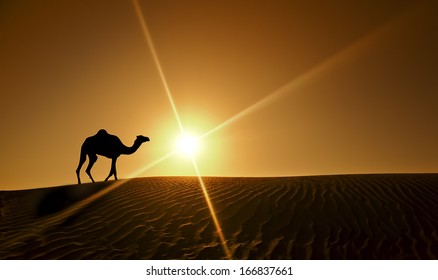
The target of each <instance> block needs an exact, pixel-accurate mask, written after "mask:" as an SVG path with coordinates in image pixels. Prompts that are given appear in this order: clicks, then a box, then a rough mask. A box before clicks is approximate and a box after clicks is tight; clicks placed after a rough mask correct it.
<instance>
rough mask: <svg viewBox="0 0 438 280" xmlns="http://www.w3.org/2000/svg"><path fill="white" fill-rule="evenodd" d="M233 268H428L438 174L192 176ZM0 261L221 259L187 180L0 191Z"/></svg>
mask: <svg viewBox="0 0 438 280" xmlns="http://www.w3.org/2000/svg"><path fill="white" fill-rule="evenodd" d="M204 181H205V185H206V187H207V189H208V192H209V194H210V197H211V199H212V202H213V205H214V207H215V209H216V214H217V217H218V219H219V221H220V224H221V226H222V232H223V234H224V236H225V239H226V246H227V247H228V248H229V250H230V252H231V254H232V257H233V258H235V259H436V258H437V257H438V245H437V244H438V232H437V229H438V211H436V209H438V175H437V174H405V175H400V174H398V175H342V176H314V177H288V178H286V177H285V178H204ZM0 258H1V259H223V258H225V252H224V249H223V246H222V244H221V242H220V239H219V237H218V234H217V232H216V228H215V226H214V224H213V222H212V218H211V216H210V212H209V209H208V207H207V204H206V202H205V198H204V195H203V192H202V190H201V188H200V186H199V182H198V179H197V178H193V177H158V178H138V179H132V180H120V181H113V182H105V183H97V184H85V185H81V186H65V187H56V188H47V189H39V190H28V191H13V192H0Z"/></svg>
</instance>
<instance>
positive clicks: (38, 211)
mask: <svg viewBox="0 0 438 280" xmlns="http://www.w3.org/2000/svg"><path fill="white" fill-rule="evenodd" d="M112 183H113V182H99V183H89V184H82V185H80V186H79V187H78V186H77V185H76V186H63V187H57V188H53V189H47V190H45V191H44V193H43V194H42V195H41V197H40V198H39V199H37V203H36V207H35V215H36V216H37V217H44V216H48V215H52V214H55V213H58V212H61V211H63V210H65V209H67V208H69V207H70V206H72V205H73V204H75V203H77V202H80V201H82V200H84V199H86V198H88V197H90V196H91V195H93V194H95V193H97V192H99V191H101V190H102V189H105V188H106V187H108V186H109V185H111V184H112Z"/></svg>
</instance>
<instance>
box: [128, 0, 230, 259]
mask: <svg viewBox="0 0 438 280" xmlns="http://www.w3.org/2000/svg"><path fill="white" fill-rule="evenodd" d="M133 5H134V8H135V11H136V13H137V17H138V19H139V21H140V24H141V27H142V30H143V33H144V36H145V38H146V41H147V43H148V45H149V48H150V50H151V53H152V57H153V59H154V62H155V65H156V67H157V69H158V73H159V75H160V77H161V81H162V83H163V85H164V88H165V91H166V94H167V97H168V99H169V102H170V105H171V107H172V110H173V113H174V115H175V118H176V120H177V122H178V125H179V128H180V132H181V135H182V136H184V134H185V133H184V127H183V125H182V122H181V119H180V117H179V114H178V110H177V109H176V105H175V102H174V101H173V97H172V94H171V92H170V88H169V85H168V83H167V80H166V78H165V76H164V72H163V69H162V67H161V63H160V60H159V58H158V55H157V52H156V50H155V46H154V43H153V41H152V37H151V35H150V32H149V29H148V27H147V24H146V20H145V19H144V16H143V13H142V11H141V8H140V5H139V3H138V0H133ZM172 154H173V153H172ZM191 159H192V163H193V167H194V168H195V171H196V174H197V176H198V180H199V184H200V186H201V189H202V192H203V194H204V198H205V201H206V203H207V206H208V209H209V210H210V215H211V217H212V220H213V223H214V225H215V227H216V231H217V234H218V236H219V239H220V241H221V245H222V247H223V248H224V251H225V255H226V258H227V259H231V254H230V250H229V249H228V246H227V244H226V241H225V238H224V235H223V233H222V228H221V226H220V223H219V220H218V219H217V217H216V213H215V211H214V208H213V204H212V202H211V199H210V196H209V194H208V191H207V188H206V187H205V184H204V181H203V180H202V177H201V175H200V173H199V169H198V165H197V164H196V161H195V159H194V157H193V155H192V154H191Z"/></svg>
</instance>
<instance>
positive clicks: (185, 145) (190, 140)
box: [177, 134, 200, 156]
mask: <svg viewBox="0 0 438 280" xmlns="http://www.w3.org/2000/svg"><path fill="white" fill-rule="evenodd" d="M199 144H200V142H199V139H198V138H196V137H194V136H193V135H190V134H183V135H182V136H181V137H180V138H179V139H178V141H177V148H178V151H180V152H181V153H182V154H184V155H190V156H193V155H194V154H195V153H196V152H197V151H198V150H199Z"/></svg>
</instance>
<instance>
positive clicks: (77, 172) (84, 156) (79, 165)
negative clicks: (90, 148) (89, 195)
mask: <svg viewBox="0 0 438 280" xmlns="http://www.w3.org/2000/svg"><path fill="white" fill-rule="evenodd" d="M86 160H87V155H86V154H85V153H84V149H83V148H81V157H80V158H79V164H78V168H76V176H77V177H78V184H81V177H80V175H79V174H80V172H81V168H82V165H83V164H84V162H85V161H86Z"/></svg>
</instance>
